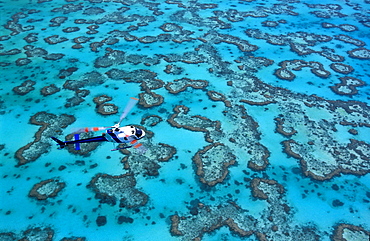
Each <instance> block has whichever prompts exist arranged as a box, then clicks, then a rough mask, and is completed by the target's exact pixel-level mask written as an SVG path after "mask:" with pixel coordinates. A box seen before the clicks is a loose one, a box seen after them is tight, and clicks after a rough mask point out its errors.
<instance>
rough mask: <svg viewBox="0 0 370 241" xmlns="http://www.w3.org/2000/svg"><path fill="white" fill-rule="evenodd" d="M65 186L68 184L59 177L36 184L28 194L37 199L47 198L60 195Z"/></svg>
mask: <svg viewBox="0 0 370 241" xmlns="http://www.w3.org/2000/svg"><path fill="white" fill-rule="evenodd" d="M65 186H66V184H65V183H64V182H60V181H59V180H57V179H48V180H45V181H42V182H39V183H37V184H35V185H34V186H33V188H32V189H31V191H30V192H29V193H28V196H29V197H33V198H36V199H37V200H45V199H48V198H52V197H55V196H56V195H58V193H59V192H60V191H61V190H62V189H63V188H64V187H65Z"/></svg>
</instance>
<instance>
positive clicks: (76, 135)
mask: <svg viewBox="0 0 370 241" xmlns="http://www.w3.org/2000/svg"><path fill="white" fill-rule="evenodd" d="M78 140H80V135H79V134H75V141H78ZM75 150H76V151H79V150H81V148H80V143H78V142H76V143H75Z"/></svg>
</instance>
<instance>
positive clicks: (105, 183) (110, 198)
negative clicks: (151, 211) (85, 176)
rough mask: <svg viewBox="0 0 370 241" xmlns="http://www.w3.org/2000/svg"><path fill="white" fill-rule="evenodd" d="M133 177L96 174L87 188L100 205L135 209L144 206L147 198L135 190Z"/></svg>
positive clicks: (128, 174)
mask: <svg viewBox="0 0 370 241" xmlns="http://www.w3.org/2000/svg"><path fill="white" fill-rule="evenodd" d="M135 186H136V180H135V177H134V176H133V175H132V174H130V173H127V174H122V175H119V176H111V175H108V174H97V175H95V177H94V178H93V179H92V180H91V181H90V183H89V185H88V186H87V187H88V188H90V189H91V190H92V191H93V192H94V193H95V198H97V199H100V202H101V203H107V204H110V205H116V203H117V202H118V203H119V206H120V207H125V208H135V207H140V206H143V205H145V204H146V203H147V202H148V196H147V195H146V194H145V193H143V192H140V191H139V190H138V189H136V188H135Z"/></svg>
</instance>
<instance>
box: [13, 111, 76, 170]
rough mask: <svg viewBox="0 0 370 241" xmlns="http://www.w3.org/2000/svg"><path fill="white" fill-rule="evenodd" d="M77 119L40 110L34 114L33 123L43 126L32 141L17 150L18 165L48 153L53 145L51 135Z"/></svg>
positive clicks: (31, 120)
mask: <svg viewBox="0 0 370 241" xmlns="http://www.w3.org/2000/svg"><path fill="white" fill-rule="evenodd" d="M75 120H76V119H75V117H74V116H72V115H66V114H62V115H60V116H57V115H54V114H51V113H46V112H38V113H36V114H35V115H33V116H32V117H31V119H30V122H31V124H33V125H40V126H41V127H40V128H39V130H38V131H37V132H36V133H35V137H34V138H35V139H34V140H33V141H32V142H30V143H28V144H27V145H25V146H23V147H21V148H20V149H18V150H17V151H16V153H15V157H16V159H18V166H20V165H24V164H27V163H29V162H33V161H36V160H37V158H39V157H40V156H41V155H42V154H44V153H47V152H48V151H49V149H50V146H51V139H50V137H51V136H54V135H55V133H56V132H59V131H61V129H62V128H66V127H67V126H68V125H70V124H72V123H73V122H75Z"/></svg>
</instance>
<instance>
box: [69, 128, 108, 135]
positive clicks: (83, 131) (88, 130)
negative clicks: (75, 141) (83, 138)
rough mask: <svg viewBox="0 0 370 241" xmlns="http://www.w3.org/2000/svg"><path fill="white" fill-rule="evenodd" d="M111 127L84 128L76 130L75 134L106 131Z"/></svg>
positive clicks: (74, 130)
mask: <svg viewBox="0 0 370 241" xmlns="http://www.w3.org/2000/svg"><path fill="white" fill-rule="evenodd" d="M108 128H111V127H84V128H75V129H73V132H72V133H73V134H80V133H86V132H90V131H104V130H106V129H108Z"/></svg>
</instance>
